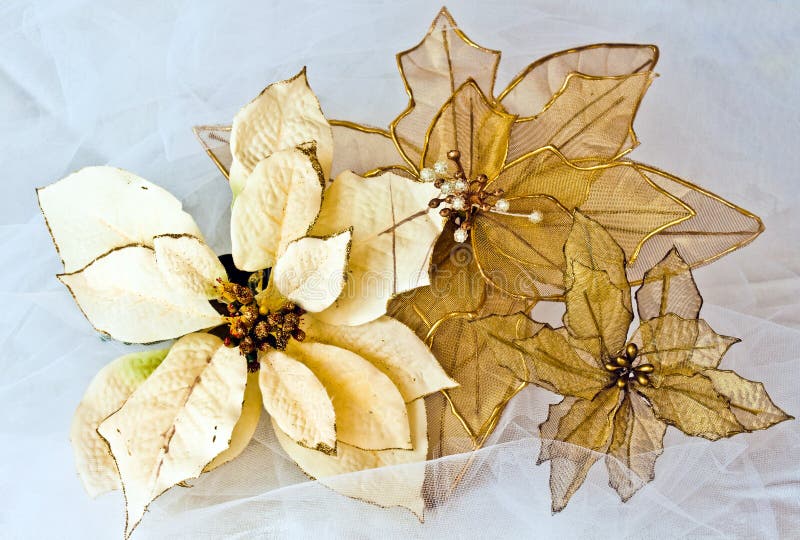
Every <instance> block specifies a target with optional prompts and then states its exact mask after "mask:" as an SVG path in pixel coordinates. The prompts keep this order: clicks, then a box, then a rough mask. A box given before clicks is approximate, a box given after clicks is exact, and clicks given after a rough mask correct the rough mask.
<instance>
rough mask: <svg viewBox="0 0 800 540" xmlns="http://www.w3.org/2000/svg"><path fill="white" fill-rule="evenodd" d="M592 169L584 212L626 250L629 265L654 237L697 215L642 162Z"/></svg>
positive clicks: (601, 166) (606, 165)
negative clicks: (645, 169) (644, 168)
mask: <svg viewBox="0 0 800 540" xmlns="http://www.w3.org/2000/svg"><path fill="white" fill-rule="evenodd" d="M590 168H593V169H595V170H596V171H597V173H598V174H597V175H596V176H595V178H594V182H593V183H592V187H591V189H590V190H589V196H588V197H587V199H586V201H584V203H583V204H581V207H580V209H581V212H583V213H584V214H586V215H587V216H588V217H590V218H592V219H593V220H595V221H597V222H598V223H600V225H602V226H603V227H605V229H606V230H607V231H608V232H609V233H610V234H611V236H612V237H614V240H615V241H616V242H617V243H618V244H619V245H620V247H621V248H622V249H623V250H624V251H625V258H626V259H627V261H628V264H632V263H633V262H634V261H635V260H636V259H637V258H638V257H639V253H640V251H641V250H642V249H643V245H645V243H646V242H648V241H650V239H651V238H652V237H653V236H655V235H658V234H661V233H662V231H664V230H665V229H666V228H668V227H671V226H674V225H675V224H678V223H682V222H685V221H687V220H689V219H691V218H692V217H693V216H694V210H693V209H692V207H691V206H690V205H687V204H685V203H684V202H683V201H681V200H680V199H678V198H676V197H674V196H673V195H671V194H670V193H668V192H667V191H665V190H664V189H662V188H661V187H659V186H658V184H656V183H655V182H652V181H651V180H650V178H649V177H648V176H647V175H645V174H644V173H643V172H642V170H640V167H639V165H638V164H634V163H631V162H628V161H618V162H614V163H610V164H605V165H598V166H595V167H590ZM709 218H710V216H707V217H706V219H709ZM667 250H668V249H665V250H664V251H663V252H661V253H662V255H663V253H664V252H666V251H667ZM659 260H660V257H659ZM653 262H654V263H655V262H657V261H653Z"/></svg>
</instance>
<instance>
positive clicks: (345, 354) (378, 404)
mask: <svg viewBox="0 0 800 540" xmlns="http://www.w3.org/2000/svg"><path fill="white" fill-rule="evenodd" d="M286 354H288V355H289V356H291V357H292V358H294V359H295V360H299V361H300V362H302V363H303V364H305V365H306V366H307V367H308V368H309V369H310V370H311V371H312V372H313V373H314V375H316V376H317V378H318V379H319V380H320V382H322V384H323V386H325V390H326V391H327V392H328V395H329V396H330V397H331V401H332V402H333V408H334V410H335V411H336V438H337V440H338V441H339V442H343V443H347V444H349V445H351V446H355V447H357V448H361V449H362V450H386V449H396V448H400V449H406V450H408V449H410V448H411V434H410V432H409V426H408V415H407V413H406V407H405V402H404V401H403V396H401V395H400V392H399V391H398V390H397V388H396V387H395V386H394V384H393V383H392V381H391V379H389V377H387V376H386V375H384V374H383V373H382V372H381V371H380V370H379V369H378V368H376V367H375V366H373V365H372V364H371V363H369V362H368V361H367V360H365V359H364V358H362V357H361V356H359V355H358V354H356V353H354V352H351V351H348V350H346V349H342V348H339V347H334V346H333V345H326V344H324V343H311V342H308V341H304V342H302V343H300V342H296V341H291V342H290V343H289V346H288V347H287V348H286Z"/></svg>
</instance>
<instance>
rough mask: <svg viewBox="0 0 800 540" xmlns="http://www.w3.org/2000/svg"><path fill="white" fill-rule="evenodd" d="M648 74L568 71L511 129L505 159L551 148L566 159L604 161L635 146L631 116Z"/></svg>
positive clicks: (634, 113)
mask: <svg viewBox="0 0 800 540" xmlns="http://www.w3.org/2000/svg"><path fill="white" fill-rule="evenodd" d="M653 78H654V74H653V73H652V72H641V73H634V74H629V75H619V76H607V77H595V76H590V75H585V74H583V73H569V74H567V76H566V78H565V79H564V83H563V85H562V86H561V88H559V89H558V90H557V91H556V93H555V94H554V95H553V97H552V98H551V99H550V101H549V102H548V103H547V104H546V105H545V108H544V110H542V111H541V112H540V113H539V114H537V115H536V116H533V117H529V118H524V119H520V120H518V121H517V122H515V123H514V126H513V127H512V129H511V137H510V141H509V152H508V159H509V160H514V159H516V158H518V157H519V156H521V155H524V154H525V153H526V152H530V151H531V150H535V149H536V148H541V147H543V146H554V147H555V148H557V149H558V150H559V151H561V153H563V154H564V155H565V156H566V157H567V158H569V159H581V158H592V159H595V160H603V161H606V160H608V161H610V160H613V159H615V158H617V157H619V156H621V155H623V154H625V153H626V152H629V151H630V150H631V149H633V147H635V146H636V145H637V144H638V141H637V139H636V135H635V134H634V132H633V119H634V116H635V115H636V111H637V110H638V109H639V104H640V103H641V100H642V97H644V93H645V92H646V91H647V88H648V87H649V86H650V83H651V82H652V80H653Z"/></svg>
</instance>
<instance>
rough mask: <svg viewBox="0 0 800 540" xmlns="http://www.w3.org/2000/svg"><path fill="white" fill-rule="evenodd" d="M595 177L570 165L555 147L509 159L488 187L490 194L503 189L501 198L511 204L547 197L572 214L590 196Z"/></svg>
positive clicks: (595, 172) (590, 171)
mask: <svg viewBox="0 0 800 540" xmlns="http://www.w3.org/2000/svg"><path fill="white" fill-rule="evenodd" d="M598 174H599V172H598V171H597V170H595V169H592V168H581V167H577V166H575V165H573V164H571V163H569V162H568V161H567V159H566V158H565V157H564V156H563V155H562V154H561V153H560V152H558V151H557V150H556V149H555V148H553V147H551V146H547V147H544V148H538V149H536V150H534V151H533V152H530V153H528V154H525V155H524V156H522V157H520V158H519V159H516V160H514V161H511V160H509V162H508V163H507V164H506V165H505V166H504V167H503V170H502V172H501V173H500V175H499V176H498V177H497V179H495V180H493V181H491V182H490V184H489V186H490V187H491V189H490V191H491V190H494V189H502V190H503V192H504V193H503V198H504V199H506V200H508V201H510V202H513V201H515V200H517V199H520V198H525V197H530V196H531V195H548V196H550V197H553V198H554V199H556V200H558V202H559V203H560V204H561V205H562V206H564V208H566V209H567V210H569V211H572V210H573V209H574V208H575V207H577V206H580V205H581V204H583V202H584V201H585V200H586V198H587V197H588V196H589V189H590V187H591V185H592V182H593V180H594V178H595V176H597V175H598Z"/></svg>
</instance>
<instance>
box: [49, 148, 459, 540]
mask: <svg viewBox="0 0 800 540" xmlns="http://www.w3.org/2000/svg"><path fill="white" fill-rule="evenodd" d="M263 161H264V162H266V164H264V165H263V166H262V165H261V164H259V165H258V166H257V167H256V169H257V170H266V171H268V172H269V173H270V174H269V175H268V177H269V178H281V179H286V182H287V184H288V185H290V186H292V192H293V193H292V195H294V194H296V192H301V193H302V188H300V187H298V186H303V187H307V186H308V185H309V184H310V183H312V177H313V182H315V183H316V186H317V187H318V188H319V189H320V190H321V186H322V184H323V178H322V173H321V168H320V167H319V165H318V162H317V160H316V157H315V154H314V152H313V144H310V145H303V146H301V147H298V148H293V149H289V150H282V151H278V152H276V153H273V154H271V155H270V156H269V157H268V158H266V159H265V160H263ZM259 167H261V169H259ZM272 173H274V176H273V175H272ZM402 180H403V182H404V183H405V182H407V180H405V179H402ZM376 181H377V182H378V183H377V184H376V186H380V185H381V183H380V179H377V180H376ZM385 181H386V184H385V185H386V186H388V189H389V190H390V191H391V190H392V189H393V188H394V187H395V184H394V183H393V182H392V180H391V179H385ZM279 182H280V180H276V182H275V183H274V184H275V185H278V186H281V185H282V184H280V183H279ZM342 185H343V186H347V185H348V184H347V179H345V180H344V181H342ZM356 185H359V184H358V183H356ZM255 187H257V184H256V181H254V180H252V178H250V179H248V183H247V185H246V186H245V188H244V190H243V192H242V194H241V195H240V197H239V198H237V200H236V202H235V204H234V215H237V212H239V213H242V212H243V211H242V210H241V208H242V207H243V205H244V204H245V203H250V202H251V200H252V197H251V195H250V193H252V190H253V189H255ZM396 187H397V189H398V190H402V187H401V186H400V185H397V186H396ZM262 189H266V190H269V188H268V187H267V188H262ZM356 189H358V188H356ZM38 194H39V202H40V206H41V208H42V211H43V213H44V215H45V217H46V221H47V224H48V226H49V228H50V231H51V233H52V236H53V240H54V243H55V244H56V246H57V249H58V251H59V253H60V254H61V257H62V260H63V261H64V266H65V270H67V273H65V274H62V275H60V276H59V279H60V280H61V281H62V282H63V283H64V284H65V285H66V286H67V287H68V288H69V289H70V291H71V292H72V294H73V296H74V298H75V300H76V302H77V303H78V305H79V306H80V307H81V309H82V310H83V312H84V314H85V315H86V317H87V319H88V320H89V321H90V322H91V323H92V325H93V326H94V327H95V328H96V329H97V330H98V331H100V332H103V333H106V334H108V335H110V336H111V337H113V338H116V339H119V340H122V341H127V342H136V343H149V342H155V341H161V340H165V339H171V338H176V337H178V338H179V339H178V340H177V341H176V342H175V343H174V344H173V345H172V346H171V347H170V348H168V349H163V350H156V351H146V352H140V353H134V354H131V355H126V356H124V357H122V358H119V359H117V360H115V361H113V362H112V363H111V364H109V365H108V366H106V367H105V368H104V369H103V370H101V371H100V372H99V373H98V375H97V376H96V377H95V379H94V380H93V381H92V383H91V384H90V386H89V388H88V389H87V392H86V394H85V396H84V398H83V399H82V401H81V404H80V405H79V407H78V410H77V411H76V414H75V417H74V420H73V425H72V441H73V446H74V449H75V455H76V462H77V465H78V470H79V473H80V476H81V479H82V481H83V482H84V485H85V486H86V488H87V491H89V493H90V494H91V495H93V496H94V495H98V494H100V493H103V492H105V491H109V490H113V489H119V488H121V487H124V490H123V491H124V495H125V499H126V506H127V524H126V536H129V535H130V534H131V532H132V531H133V529H134V528H135V527H136V525H137V524H138V523H139V521H140V519H141V518H142V516H143V514H144V512H145V510H146V508H147V506H148V504H149V503H150V501H152V500H153V499H154V498H155V497H157V496H158V495H160V494H161V493H162V492H163V491H165V490H166V489H169V488H170V487H172V486H173V485H175V484H178V483H181V482H183V481H185V480H187V479H190V478H194V477H197V476H198V475H199V474H200V473H201V472H204V471H208V470H211V469H213V468H215V467H217V466H218V465H220V464H222V463H225V462H227V461H230V460H231V459H233V458H234V457H236V456H237V455H238V454H239V453H240V452H241V451H242V450H243V449H244V448H245V447H246V446H247V444H248V442H249V441H250V439H251V437H252V435H253V433H254V431H255V428H256V425H257V424H258V419H259V416H260V411H261V402H263V404H264V406H265V408H266V409H267V410H268V411H269V412H270V414H271V416H272V422H273V426H274V427H275V432H276V435H277V436H278V440H279V441H280V443H281V445H282V446H283V447H284V448H285V449H286V451H287V453H288V454H289V455H290V457H292V458H293V459H294V460H295V461H297V462H298V464H299V465H300V466H301V467H302V468H303V469H304V470H305V471H306V472H308V473H309V474H311V475H314V476H315V477H325V476H332V475H340V474H342V473H346V472H353V471H358V470H363V469H366V468H372V467H378V466H382V465H394V464H400V463H412V462H424V460H425V457H426V454H427V437H426V433H427V427H426V425H427V424H426V415H425V406H424V401H423V400H422V399H420V398H421V397H423V396H425V395H426V394H429V393H432V392H436V391H438V390H440V389H442V388H445V387H453V386H455V384H456V383H454V382H453V381H452V380H450V379H449V378H448V377H447V376H446V375H445V373H444V372H443V371H442V369H441V368H440V367H439V365H438V363H437V362H436V360H435V358H434V357H433V356H432V355H431V353H430V352H429V350H428V349H427V348H426V347H425V346H424V344H423V343H422V342H420V341H419V339H418V338H417V337H416V336H414V334H413V333H412V332H411V331H410V330H409V329H408V328H406V327H405V326H403V325H402V324H400V323H399V322H397V321H394V320H392V319H389V318H387V317H377V318H376V317H375V316H374V315H372V314H371V315H369V316H367V317H365V316H362V315H361V314H359V313H358V311H357V309H356V308H355V307H353V304H352V303H349V304H347V305H348V306H349V307H348V310H347V311H346V315H343V316H341V317H340V318H341V319H345V320H347V321H348V322H352V321H353V320H360V319H364V320H367V321H368V322H365V323H364V324H359V325H351V326H345V327H340V326H336V325H331V324H327V323H326V322H324V320H322V318H321V317H314V318H312V316H311V315H310V313H309V314H307V311H308V312H312V311H320V312H324V311H325V310H326V309H328V308H329V307H330V306H331V304H333V303H334V302H335V301H336V300H337V298H338V295H339V293H341V292H342V289H343V284H344V280H345V274H346V269H347V263H348V253H352V252H354V251H355V248H353V247H352V244H354V243H355V242H356V241H357V238H356V235H355V234H354V231H356V230H361V229H359V228H357V227H355V226H352V225H351V226H348V227H340V224H339V223H338V222H335V223H334V225H332V226H335V227H337V231H339V232H338V233H337V234H333V235H331V236H327V237H321V238H318V237H309V236H303V237H302V238H291V237H289V236H287V234H284V233H283V232H284V231H294V230H297V229H295V228H293V227H294V225H293V223H292V220H296V219H297V216H304V215H309V214H314V216H312V218H311V221H314V218H316V217H317V216H316V213H317V212H318V211H319V203H318V202H317V203H314V200H313V199H311V200H310V201H308V203H311V211H310V212H309V211H308V209H307V208H306V205H305V204H303V203H302V201H301V200H298V199H293V198H292V197H288V198H284V199H280V198H278V199H273V201H276V200H277V202H276V204H279V205H282V207H281V208H283V209H284V210H289V209H291V210H292V212H291V213H290V212H288V211H285V212H280V209H278V213H277V214H273V215H271V216H270V218H269V220H270V223H272V224H273V225H274V230H273V237H272V238H273V239H275V238H277V239H278V240H280V241H281V242H284V243H283V244H279V246H278V247H275V244H271V245H268V246H266V247H265V246H264V245H260V244H257V243H256V244H248V243H247V241H245V242H240V243H239V244H238V246H237V249H236V250H235V252H234V259H235V260H237V261H240V262H241V261H242V260H243V261H254V260H259V259H258V258H259V257H262V258H263V257H265V256H266V257H269V256H272V257H274V261H270V262H274V264H275V266H274V268H273V271H272V272H271V273H269V274H268V273H267V272H265V271H264V270H266V269H265V268H258V271H257V272H253V273H252V274H251V273H249V272H246V273H244V275H245V276H249V277H247V278H246V279H245V280H243V281H240V282H238V283H237V282H236V278H235V277H234V276H238V275H241V274H242V272H241V270H242V269H241V268H232V269H231V270H232V272H230V276H229V275H228V272H226V270H225V268H224V266H223V265H222V264H221V263H220V260H219V259H218V258H217V257H216V256H215V255H214V253H213V252H212V251H211V249H210V248H209V247H208V246H207V245H206V244H205V242H204V241H203V238H202V236H201V234H200V231H199V229H198V228H197V226H196V224H195V223H194V221H193V220H192V218H191V217H190V216H189V215H188V214H186V213H185V212H183V211H182V209H181V205H180V203H179V201H177V199H175V198H174V197H173V196H172V195H170V194H169V193H168V192H166V191H164V190H163V189H161V188H159V187H158V186H156V185H154V184H151V183H149V182H147V181H145V180H143V179H141V178H138V177H136V176H134V175H132V174H130V173H127V172H125V171H120V170H118V169H113V168H110V167H94V168H88V169H84V170H82V171H79V172H78V173H75V174H73V175H71V176H69V177H67V178H65V179H63V180H61V181H60V182H57V183H56V184H53V185H51V186H48V187H46V188H42V189H40V190H39V191H38ZM404 196H405V197H408V198H413V195H411V196H409V195H408V194H406V193H398V194H397V199H398V200H403V197H404ZM330 199H331V200H335V198H334V197H333V196H332V197H331V198H330ZM397 204H398V207H400V208H402V206H401V205H400V204H399V203H397ZM271 211H273V212H275V209H274V208H271ZM247 212H249V214H248V213H247ZM247 212H244V213H245V215H248V216H250V217H251V218H252V219H254V220H256V219H259V218H260V216H258V212H257V208H256V209H247ZM329 212H330V213H332V214H334V215H335V212H334V211H332V210H329ZM326 220H329V221H333V220H331V219H330V218H326V217H324V216H320V219H317V222H318V223H329V221H326ZM301 229H302V230H303V234H304V233H305V231H306V230H307V229H308V224H306V225H303V226H302V227H301ZM275 231H278V232H277V233H276V232H275ZM236 234H237V232H236V231H235V230H232V235H234V238H235V235H236ZM359 238H360V237H359ZM248 246H250V247H248ZM251 249H252V250H255V251H256V253H252V252H251V251H249V250H251ZM268 250H272V251H268ZM265 253H266V255H265ZM351 260H352V257H351ZM250 264H252V262H248V263H247V264H243V266H246V268H255V267H258V264H256V265H255V266H250ZM266 275H269V278H268V281H266V285H265V283H264V278H265V277H266ZM264 285H265V286H264ZM292 300H293V301H292ZM210 301H213V302H214V304H213V305H212V303H211V302H210ZM214 306H216V307H217V308H218V309H215V307H214ZM367 309H368V310H369V309H371V308H369V307H368V308H367ZM374 312H375V311H374V310H372V311H371V313H374ZM206 329H212V330H210V332H209V333H206V332H202V331H201V330H206ZM218 335H222V336H224V339H221V338H220V337H218ZM181 336H182V337H181ZM248 368H249V369H250V371H260V373H251V374H250V375H248ZM259 368H260V370H259ZM375 478H376V479H377V480H376V481H380V482H383V481H387V478H388V479H389V480H388V481H392V482H394V486H395V488H394V489H392V490H385V489H383V488H382V486H378V485H372V484H366V483H364V482H363V481H354V480H353V479H352V478H349V477H347V476H344V477H340V478H336V479H333V480H331V481H330V482H329V484H330V485H331V487H333V488H334V489H336V490H337V491H340V492H341V493H343V494H346V495H349V496H352V497H357V498H359V499H363V500H366V501H369V502H374V503H376V504H380V505H383V506H393V505H401V506H406V507H408V508H409V509H411V510H412V511H413V512H415V513H417V514H418V515H420V516H421V515H422V510H423V502H422V495H421V489H422V482H423V481H424V465H423V466H420V467H419V468H416V469H414V470H412V471H409V472H407V474H404V475H402V476H401V477H397V472H395V471H392V470H389V471H387V472H386V474H385V475H384V474H377V475H375Z"/></svg>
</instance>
